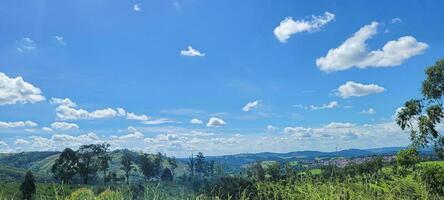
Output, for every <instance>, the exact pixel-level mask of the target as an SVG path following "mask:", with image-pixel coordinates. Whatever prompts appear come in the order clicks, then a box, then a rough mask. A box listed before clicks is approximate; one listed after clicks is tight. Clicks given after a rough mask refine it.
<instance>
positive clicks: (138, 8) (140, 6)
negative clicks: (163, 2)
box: [133, 3, 142, 12]
mask: <svg viewBox="0 0 444 200" xmlns="http://www.w3.org/2000/svg"><path fill="white" fill-rule="evenodd" d="M133 10H134V11H136V12H139V11H141V10H142V4H140V3H136V4H134V6H133Z"/></svg>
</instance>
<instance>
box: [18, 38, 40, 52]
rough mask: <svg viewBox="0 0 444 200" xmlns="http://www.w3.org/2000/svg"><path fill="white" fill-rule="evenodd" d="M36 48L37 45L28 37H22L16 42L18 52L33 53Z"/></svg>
mask: <svg viewBox="0 0 444 200" xmlns="http://www.w3.org/2000/svg"><path fill="white" fill-rule="evenodd" d="M36 48H37V44H36V43H35V42H34V40H32V39H31V38H29V37H22V38H21V39H20V40H19V41H17V51H19V52H25V51H33V50H35V49H36Z"/></svg>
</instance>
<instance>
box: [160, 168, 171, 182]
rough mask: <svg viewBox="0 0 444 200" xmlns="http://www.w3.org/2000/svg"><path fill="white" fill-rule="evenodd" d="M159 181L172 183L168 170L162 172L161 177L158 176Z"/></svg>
mask: <svg viewBox="0 0 444 200" xmlns="http://www.w3.org/2000/svg"><path fill="white" fill-rule="evenodd" d="M160 180H162V181H173V172H171V170H170V169H169V168H165V169H163V171H162V175H161V176H160Z"/></svg>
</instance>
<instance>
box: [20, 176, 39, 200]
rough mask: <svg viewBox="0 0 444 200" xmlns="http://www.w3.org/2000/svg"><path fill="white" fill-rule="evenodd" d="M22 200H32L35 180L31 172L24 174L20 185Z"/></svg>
mask: <svg viewBox="0 0 444 200" xmlns="http://www.w3.org/2000/svg"><path fill="white" fill-rule="evenodd" d="M20 190H21V191H22V195H23V199H28V200H29V199H32V195H34V194H35V192H36V189H35V179H34V175H33V174H32V172H31V171H28V172H26V175H25V181H23V183H22V184H21V185H20Z"/></svg>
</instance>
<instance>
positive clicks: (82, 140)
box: [51, 132, 99, 144]
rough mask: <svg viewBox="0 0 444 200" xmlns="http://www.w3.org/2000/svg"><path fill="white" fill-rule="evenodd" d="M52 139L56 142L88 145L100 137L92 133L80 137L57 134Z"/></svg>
mask: <svg viewBox="0 0 444 200" xmlns="http://www.w3.org/2000/svg"><path fill="white" fill-rule="evenodd" d="M51 139H52V141H54V142H62V143H79V144H86V143H90V142H94V141H97V140H99V137H98V136H97V135H96V134H95V133H92V132H91V133H87V134H83V135H79V136H72V135H66V134H55V135H53V136H52V138H51Z"/></svg>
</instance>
